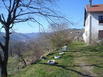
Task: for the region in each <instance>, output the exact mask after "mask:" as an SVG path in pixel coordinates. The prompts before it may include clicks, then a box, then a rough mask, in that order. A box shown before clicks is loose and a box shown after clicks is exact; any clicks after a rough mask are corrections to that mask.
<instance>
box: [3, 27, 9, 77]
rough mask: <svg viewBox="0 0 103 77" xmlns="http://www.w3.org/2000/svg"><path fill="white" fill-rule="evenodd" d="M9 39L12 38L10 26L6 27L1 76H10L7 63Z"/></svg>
mask: <svg viewBox="0 0 103 77" xmlns="http://www.w3.org/2000/svg"><path fill="white" fill-rule="evenodd" d="M9 39H10V33H9V27H7V28H6V29H5V45H4V49H2V50H3V53H4V59H3V60H2V61H1V77H8V73H7V63H8V51H9Z"/></svg>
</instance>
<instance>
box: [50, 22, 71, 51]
mask: <svg viewBox="0 0 103 77" xmlns="http://www.w3.org/2000/svg"><path fill="white" fill-rule="evenodd" d="M68 26H69V24H68V23H65V22H64V23H53V24H51V26H50V31H51V34H50V35H49V36H48V39H49V40H50V41H51V44H52V46H53V47H54V48H57V49H58V48H60V47H62V46H63V45H64V44H66V43H68V42H70V41H71V40H70V39H69V38H68V37H69V36H68V34H69V33H68V29H69V27H68Z"/></svg>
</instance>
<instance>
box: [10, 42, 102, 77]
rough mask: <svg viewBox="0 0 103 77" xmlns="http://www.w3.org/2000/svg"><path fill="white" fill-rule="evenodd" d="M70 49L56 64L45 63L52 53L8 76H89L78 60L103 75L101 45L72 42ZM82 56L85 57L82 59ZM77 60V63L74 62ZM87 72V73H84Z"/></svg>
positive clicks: (99, 75) (100, 76) (99, 76)
mask: <svg viewBox="0 0 103 77" xmlns="http://www.w3.org/2000/svg"><path fill="white" fill-rule="evenodd" d="M69 47H70V51H68V52H66V53H65V54H64V55H62V58H60V59H56V61H57V62H58V64H57V65H54V66H53V65H47V64H43V63H46V62H47V60H51V59H53V56H54V55H58V53H53V54H52V55H48V56H47V58H48V59H47V60H42V61H40V62H39V63H38V64H34V65H30V66H27V67H26V68H24V69H22V70H20V71H19V72H16V73H15V74H12V75H11V76H10V77H85V76H88V77H89V76H90V75H89V74H88V72H87V70H85V69H83V68H82V67H80V66H79V65H80V63H81V62H79V60H80V59H82V61H83V62H85V63H86V64H88V65H90V67H91V66H92V67H93V68H92V69H91V70H90V72H91V71H92V72H93V73H95V74H96V75H97V77H103V74H102V72H103V47H102V46H94V47H91V46H85V45H84V44H83V43H78V42H77V43H73V44H72V45H70V46H69ZM83 57H84V58H85V59H83ZM75 61H77V63H76V62H75ZM85 72H87V73H85Z"/></svg>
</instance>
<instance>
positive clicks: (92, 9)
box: [86, 4, 103, 13]
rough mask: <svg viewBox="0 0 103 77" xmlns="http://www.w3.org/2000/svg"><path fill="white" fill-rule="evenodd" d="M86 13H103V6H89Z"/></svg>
mask: <svg viewBox="0 0 103 77" xmlns="http://www.w3.org/2000/svg"><path fill="white" fill-rule="evenodd" d="M86 11H87V12H90V13H95V12H103V4H98V5H92V6H90V5H87V6H86Z"/></svg>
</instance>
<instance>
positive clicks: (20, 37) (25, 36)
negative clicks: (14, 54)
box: [0, 29, 83, 42]
mask: <svg viewBox="0 0 103 77" xmlns="http://www.w3.org/2000/svg"><path fill="white" fill-rule="evenodd" d="M67 32H68V34H69V36H71V37H73V38H75V37H77V36H79V37H80V38H82V34H83V30H82V29H68V30H67ZM45 34H52V33H44V32H42V33H39V32H38V33H16V32H14V33H12V34H11V40H12V41H24V42H25V41H28V40H36V39H38V38H40V37H42V36H44V35H45ZM3 35H4V33H0V41H4V39H3Z"/></svg>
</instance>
